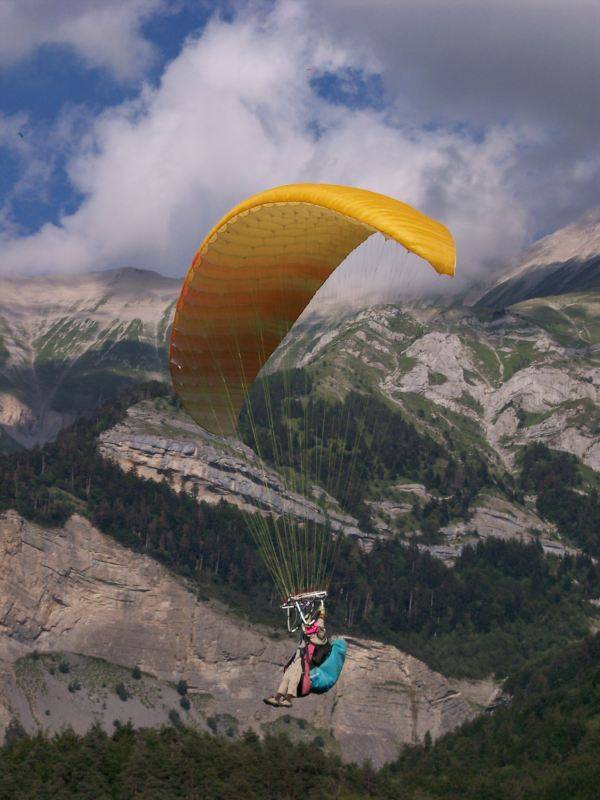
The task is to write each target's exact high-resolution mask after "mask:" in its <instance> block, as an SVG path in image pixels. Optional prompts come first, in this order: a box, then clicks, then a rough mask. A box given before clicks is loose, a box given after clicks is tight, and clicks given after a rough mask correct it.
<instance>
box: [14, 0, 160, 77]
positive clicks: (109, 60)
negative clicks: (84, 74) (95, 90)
mask: <svg viewBox="0 0 600 800" xmlns="http://www.w3.org/2000/svg"><path fill="white" fill-rule="evenodd" d="M166 6H167V3H166V0H59V2H53V0H2V2H1V3H0V65H4V66H10V65H14V64H16V63H18V62H19V61H21V60H22V59H24V58H27V57H28V56H29V55H31V54H32V53H33V52H34V51H35V50H36V48H38V47H40V46H42V45H66V46H68V47H71V48H72V49H73V50H74V51H75V52H76V53H77V55H79V56H80V57H81V58H82V59H83V61H84V62H85V63H86V64H87V65H88V66H90V67H103V68H106V69H108V70H110V71H111V72H112V73H113V75H114V76H115V77H117V78H118V79H120V80H130V79H132V78H136V77H139V76H140V75H141V74H142V73H143V71H144V70H145V69H146V68H147V66H148V64H149V62H150V61H151V59H152V56H153V50H152V47H151V45H150V43H149V42H148V41H147V40H146V39H145V38H144V37H143V35H142V33H141V31H140V27H141V25H142V24H143V22H144V21H146V20H147V19H148V18H150V17H151V16H153V15H154V14H156V13H157V12H159V11H160V10H164V9H165V8H166Z"/></svg>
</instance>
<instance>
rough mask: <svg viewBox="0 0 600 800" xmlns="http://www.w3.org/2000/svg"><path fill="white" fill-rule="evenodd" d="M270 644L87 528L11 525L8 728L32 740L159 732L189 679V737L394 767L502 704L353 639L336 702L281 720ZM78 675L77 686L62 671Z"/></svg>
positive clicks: (1, 641)
mask: <svg viewBox="0 0 600 800" xmlns="http://www.w3.org/2000/svg"><path fill="white" fill-rule="evenodd" d="M268 634H269V632H268V631H263V630H261V629H259V628H257V627H256V626H252V625H250V624H248V623H246V622H243V621H241V620H239V619H237V618H235V617H233V616H231V615H230V614H228V613H227V611H226V609H223V608H221V607H219V606H218V605H217V604H215V603H208V602H202V601H199V600H198V599H197V598H196V597H195V596H194V595H193V594H192V593H191V592H190V591H188V590H187V589H186V587H185V585H184V583H183V582H182V581H180V580H178V579H176V578H174V577H173V576H171V575H170V574H169V573H168V572H167V571H166V570H165V569H163V568H162V567H161V566H159V565H158V564H157V563H156V562H155V561H153V560H152V559H150V558H149V557H146V556H142V555H139V554H135V553H132V552H130V551H128V550H126V549H124V548H122V547H121V546H120V545H118V544H117V543H115V542H114V541H113V540H111V539H109V538H108V537H106V536H104V535H103V534H101V533H100V532H99V531H97V530H96V529H94V528H93V527H92V525H90V523H89V522H87V520H85V519H83V518H81V517H78V516H74V517H72V518H71V519H70V520H69V521H68V523H67V524H66V525H65V527H64V528H47V527H42V526H39V525H36V524H33V523H30V522H27V521H25V520H24V519H22V518H21V517H19V516H18V515H17V514H16V513H15V512H7V513H5V514H3V515H1V516H0V662H1V663H2V666H3V669H2V679H1V682H0V727H5V726H6V725H7V723H8V721H9V720H10V719H11V718H14V717H16V718H18V719H19V721H20V722H21V724H22V725H23V726H24V728H25V729H26V730H28V731H34V730H36V729H39V728H45V729H48V730H51V731H52V730H56V729H57V728H59V727H60V726H61V725H64V724H66V723H69V724H72V725H74V727H75V728H76V729H77V730H84V729H86V728H87V727H88V726H89V725H90V724H91V723H92V722H93V721H98V722H100V724H103V725H105V727H107V728H109V729H110V728H112V721H113V719H115V718H117V719H119V718H120V719H121V720H125V719H127V718H128V717H132V718H133V719H134V720H135V721H136V723H137V724H156V723H157V722H162V721H166V720H167V719H168V718H169V717H168V710H169V709H171V710H172V709H173V706H174V705H175V703H176V700H177V695H176V693H175V690H174V688H173V682H175V681H179V680H181V679H183V680H185V681H187V684H188V685H189V690H188V693H189V698H190V700H191V708H190V709H189V711H183V710H182V709H181V708H179V711H178V713H179V714H180V715H181V717H182V718H184V719H185V720H186V722H188V723H189V724H193V725H196V726H198V727H199V728H201V729H206V730H212V731H213V732H215V731H217V732H224V733H225V734H227V735H237V733H238V732H240V731H242V730H244V729H247V728H252V729H254V730H255V731H257V732H258V733H261V734H262V733H264V732H266V731H268V730H280V729H281V728H282V726H284V728H285V729H286V730H288V731H289V732H291V733H292V734H293V733H294V732H296V733H297V732H299V731H307V730H308V731H309V733H311V735H316V734H319V735H321V734H322V737H323V738H324V740H325V741H326V742H327V743H328V745H329V746H330V747H331V748H332V749H334V750H336V749H338V750H339V751H340V752H341V753H342V754H343V756H344V758H346V759H348V760H360V761H362V760H363V759H364V758H365V757H369V758H371V760H372V761H373V763H375V764H381V763H383V762H385V761H387V760H389V759H391V758H393V757H394V756H395V754H396V753H397V750H398V748H399V746H400V745H401V744H402V743H404V742H415V741H421V740H422V739H423V737H424V736H425V734H426V733H427V731H429V733H430V734H431V736H432V737H433V738H436V737H437V736H440V735H442V734H443V733H445V732H447V731H449V730H451V729H453V728H454V727H456V726H457V725H460V724H461V723H462V722H464V721H465V720H467V719H470V718H472V717H473V716H474V715H475V713H476V711H477V708H478V707H480V704H481V703H482V702H483V703H484V704H487V703H488V702H490V701H491V700H492V699H493V697H494V696H495V695H496V692H497V690H496V687H495V686H494V685H493V684H491V683H487V682H479V683H464V682H462V683H461V684H460V685H459V684H453V683H452V682H451V681H449V680H447V679H446V678H444V677H443V676H442V675H440V674H438V673H435V672H433V671H432V670H430V669H429V668H428V667H427V666H426V665H425V664H423V663H422V662H421V661H419V660H418V659H416V658H414V657H412V656H409V655H407V654H405V653H402V652H400V651H399V650H397V649H396V648H394V647H392V646H389V645H383V644H380V643H378V642H373V641H367V640H354V639H352V640H350V641H349V652H348V660H347V663H346V667H345V669H344V672H343V674H342V677H341V679H340V681H339V683H338V684H337V686H336V687H335V688H334V690H332V691H331V692H329V693H328V694H327V695H325V696H322V697H308V698H306V699H304V700H302V701H297V702H296V703H295V705H294V708H293V710H292V711H291V713H284V711H285V710H282V711H276V710H271V709H268V708H266V707H264V706H263V705H262V703H261V702H260V698H261V697H262V696H264V694H265V692H267V691H269V690H270V689H271V688H272V686H273V684H274V683H275V682H276V680H277V679H278V674H279V670H280V667H281V664H283V663H284V662H285V661H286V659H287V656H288V654H289V650H290V646H291V642H290V641H282V640H280V639H276V638H271V637H270V636H269V635H268ZM54 654H57V655H54ZM65 662H66V663H68V664H69V674H68V676H65V675H62V674H61V672H60V669H56V665H57V664H61V663H65ZM134 665H139V667H140V668H141V671H142V673H143V675H142V679H141V680H140V681H138V682H136V681H134V680H132V678H131V674H130V670H131V668H132V667H133V666H134ZM75 678H76V679H77V681H78V683H79V684H80V685H79V688H75V689H73V684H72V683H71V691H70V693H67V692H68V690H67V688H66V685H67V681H68V680H69V681H73V680H74V679H75ZM117 680H119V681H120V682H123V683H124V684H125V685H126V687H127V690H128V692H129V693H130V694H131V697H130V699H128V700H127V701H126V702H125V701H122V700H117V699H115V695H114V683H115V682H116V681H117ZM471 697H472V698H473V699H472V700H471V699H470V698H471ZM67 701H68V702H67ZM61 709H62V710H61ZM46 712H49V713H46ZM113 715H114V716H113ZM299 721H300V722H299ZM223 727H224V730H222V729H223Z"/></svg>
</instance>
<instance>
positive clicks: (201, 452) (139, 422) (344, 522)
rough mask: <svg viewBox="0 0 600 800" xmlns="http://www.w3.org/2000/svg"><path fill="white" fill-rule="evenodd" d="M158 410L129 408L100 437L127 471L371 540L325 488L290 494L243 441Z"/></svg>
mask: <svg viewBox="0 0 600 800" xmlns="http://www.w3.org/2000/svg"><path fill="white" fill-rule="evenodd" d="M159 406H160V403H158V404H152V403H140V404H138V405H136V406H133V407H132V408H130V409H129V410H128V412H127V417H126V420H125V421H124V422H123V423H121V424H120V425H117V426H115V427H114V428H112V429H111V430H108V431H106V432H105V433H103V434H101V436H100V438H99V441H98V447H99V450H100V452H101V453H102V454H103V455H104V456H106V457H107V458H110V459H111V460H112V461H115V462H116V463H117V464H119V465H120V466H121V467H122V468H123V469H124V470H128V469H131V468H132V467H135V469H136V471H137V473H138V475H140V476H141V477H144V478H151V479H152V480H157V481H160V480H163V478H164V477H165V476H167V477H168V478H169V480H170V481H171V484H172V485H173V487H174V488H175V489H177V490H178V491H186V492H189V493H191V494H193V495H194V496H197V497H198V499H199V500H204V501H205V502H207V503H218V502H219V501H220V500H226V501H227V502H228V503H231V504H233V505H236V506H237V507H238V508H241V509H243V510H246V511H259V512H268V513H270V514H275V515H279V514H286V515H291V516H296V517H298V518H299V519H301V520H306V519H309V520H313V521H316V522H318V523H321V524H323V523H325V522H326V520H327V521H328V522H329V524H330V525H331V527H332V529H333V530H335V531H343V532H344V533H345V534H346V535H350V536H360V537H362V538H369V536H368V534H365V533H363V532H361V531H360V529H359V528H358V524H357V522H356V520H355V519H354V518H353V517H351V516H350V515H348V514H345V513H344V512H343V511H342V510H341V509H340V507H339V505H338V504H337V502H336V501H335V500H334V498H332V497H331V496H329V495H326V494H325V493H324V492H323V491H322V490H320V489H317V487H314V490H313V497H314V498H315V499H314V501H313V500H311V499H309V498H307V497H303V496H302V495H300V494H296V493H294V492H292V491H290V489H289V488H288V487H287V486H286V484H285V482H284V481H283V480H282V478H281V476H280V475H278V474H277V472H275V471H274V470H272V469H270V468H269V467H266V466H265V465H264V464H263V463H262V462H261V461H260V460H259V459H258V458H257V456H256V455H255V453H254V452H253V451H252V450H251V449H250V448H249V447H246V445H244V444H242V442H239V441H236V440H235V439H221V438H220V437H218V436H213V435H212V434H209V433H207V432H206V431H203V430H202V429H201V428H199V427H198V426H197V425H195V424H193V423H192V422H191V421H190V419H189V417H188V416H187V415H186V414H184V413H182V412H178V411H176V410H175V409H174V408H173V407H172V406H169V407H168V409H167V410H166V412H165V413H161V412H160V411H158V413H157V408H158V407H159ZM317 497H319V503H317V500H316V498H317Z"/></svg>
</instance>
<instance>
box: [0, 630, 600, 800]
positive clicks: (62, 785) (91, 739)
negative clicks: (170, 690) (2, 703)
mask: <svg viewBox="0 0 600 800" xmlns="http://www.w3.org/2000/svg"><path fill="white" fill-rule="evenodd" d="M507 689H508V690H509V691H510V692H512V693H513V699H512V702H511V703H510V704H509V705H506V706H504V707H500V708H497V710H495V711H494V713H492V714H491V715H484V716H481V717H479V718H478V719H477V720H475V721H474V722H471V723H468V724H466V725H464V726H463V727H462V728H460V729H459V730H457V731H455V732H453V733H450V734H448V735H446V736H444V737H443V738H442V739H440V740H439V741H438V742H436V743H435V744H433V745H432V744H431V737H428V736H426V737H425V738H426V741H425V743H424V744H423V745H418V746H406V747H405V748H404V750H403V751H402V752H401V754H400V757H399V758H398V759H397V761H395V762H393V763H391V764H389V765H387V766H386V767H384V768H383V769H381V770H380V771H379V772H375V771H374V770H373V769H372V768H370V767H369V766H368V765H364V766H358V765H343V764H342V763H341V762H340V761H339V759H338V758H337V757H336V756H334V755H329V754H328V753H326V752H324V750H323V745H324V744H325V742H324V740H323V738H322V737H321V738H319V737H315V738H314V739H313V741H312V742H310V743H308V744H303V743H298V744H292V743H291V742H290V741H289V740H288V739H286V738H285V737H284V736H277V737H273V736H267V737H266V738H265V739H264V740H263V741H261V740H259V739H258V738H257V737H256V735H255V734H254V733H252V732H250V731H247V732H246V733H244V734H243V735H242V736H241V737H239V738H235V739H233V740H232V739H231V738H230V739H227V738H223V739H221V738H216V737H212V736H210V735H208V734H206V733H201V732H198V731H195V730H192V729H189V728H186V727H184V726H183V725H182V724H181V720H180V717H179V714H177V713H175V714H173V715H172V723H173V724H172V726H170V727H165V728H162V729H161V730H158V731H156V730H141V731H135V730H133V729H132V727H131V726H129V725H127V726H121V725H118V726H116V727H115V731H114V733H113V734H112V736H109V735H108V734H107V733H105V732H103V731H102V730H100V729H99V728H98V727H95V728H92V729H91V730H90V732H89V733H88V734H86V735H85V736H77V735H75V734H74V733H73V732H72V731H65V732H63V733H61V734H59V735H56V736H55V737H53V738H52V739H48V738H46V737H45V736H44V735H42V734H38V735H37V736H35V737H27V736H25V735H24V732H23V730H22V729H21V728H20V727H19V725H18V724H16V723H13V724H12V725H10V726H9V728H8V730H7V733H6V741H5V746H4V747H3V748H2V749H0V800H9V798H10V800H29V798H33V797H35V798H36V800H55V798H56V799H57V800H61V799H64V800H69V798H81V800H84V799H85V798H90V800H91V799H92V798H93V799H94V800H125V799H126V798H127V800H129V798H137V799H138V800H146V799H147V800H150V798H152V799H153V798H162V799H164V800H171V798H178V797H181V798H200V797H202V798H203V799H204V800H211V798H214V799H215V800H217V799H218V800H224V798H238V797H244V798H246V799H247V800H270V799H274V798H288V800H294V798H298V800H299V799H300V798H304V797H307V796H310V797H315V798H338V800H366V798H371V800H392V799H394V800H395V799H396V798H400V797H401V798H403V800H459V799H460V800H484V798H485V800H488V799H489V800H492V799H493V800H565V798H569V800H596V798H597V797H598V785H600V760H599V759H598V752H599V750H600V637H599V636H596V637H594V638H590V639H587V640H586V641H584V642H582V643H579V644H577V645H575V646H572V647H570V648H568V649H566V650H565V651H563V652H560V653H558V654H557V655H556V656H554V657H553V658H552V659H550V660H549V661H546V662H544V663H536V664H533V665H529V666H527V667H525V668H523V669H522V670H521V671H519V672H518V673H516V674H515V675H513V676H511V678H510V679H509V681H508V682H507Z"/></svg>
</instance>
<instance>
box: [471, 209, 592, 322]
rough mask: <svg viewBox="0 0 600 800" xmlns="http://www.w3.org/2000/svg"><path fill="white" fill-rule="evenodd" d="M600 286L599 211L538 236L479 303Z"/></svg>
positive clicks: (498, 304)
mask: <svg viewBox="0 0 600 800" xmlns="http://www.w3.org/2000/svg"><path fill="white" fill-rule="evenodd" d="M598 290H600V212H599V211H598V210H596V211H595V212H591V213H589V214H587V215H586V216H585V217H584V218H583V219H582V220H580V221H579V222H576V223H573V224H572V225H568V226H567V227H566V228H561V229H560V230H558V231H555V232H554V233H551V234H550V235H549V236H545V237H544V238H543V239H539V240H538V241H537V242H536V243H535V244H534V245H533V246H532V247H531V248H530V249H529V250H528V251H527V252H526V253H525V254H524V256H523V257H522V259H521V260H520V262H519V264H518V266H517V267H516V268H515V269H514V270H513V271H512V272H510V273H509V274H508V275H503V276H502V277H501V278H500V280H499V281H498V283H497V284H496V285H495V286H494V287H492V288H491V289H489V290H488V291H486V292H485V294H484V295H483V297H481V299H480V300H479V305H482V306H491V307H496V308H502V307H506V306H510V305H513V304H514V303H518V302H520V301H522V300H529V299H531V298H533V297H547V296H549V295H559V294H570V293H576V292H585V291H598Z"/></svg>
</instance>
